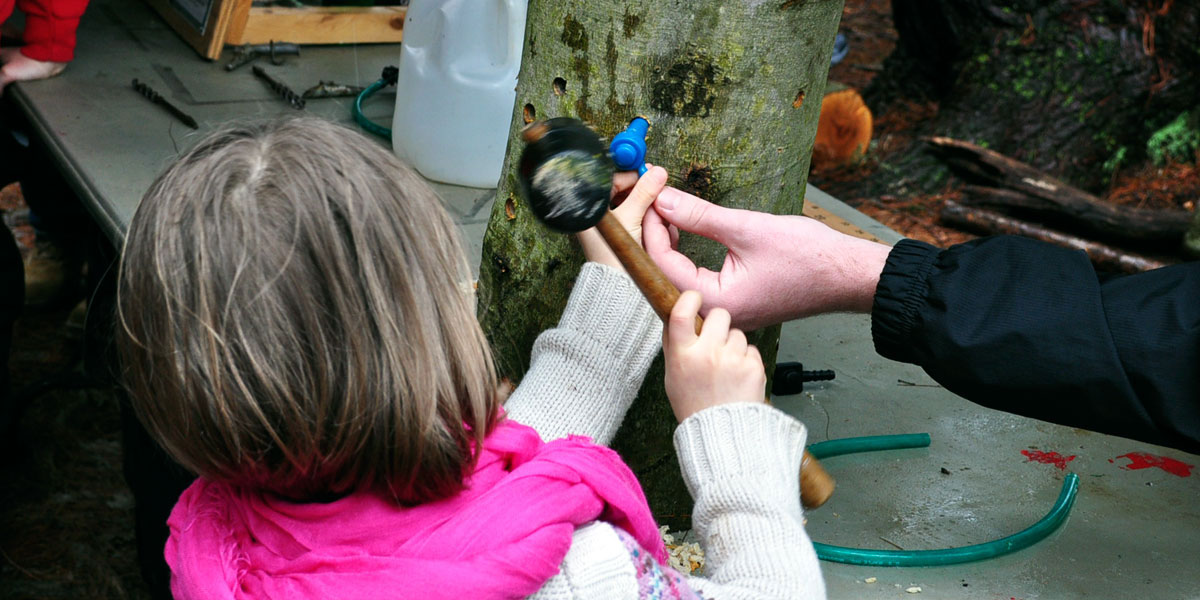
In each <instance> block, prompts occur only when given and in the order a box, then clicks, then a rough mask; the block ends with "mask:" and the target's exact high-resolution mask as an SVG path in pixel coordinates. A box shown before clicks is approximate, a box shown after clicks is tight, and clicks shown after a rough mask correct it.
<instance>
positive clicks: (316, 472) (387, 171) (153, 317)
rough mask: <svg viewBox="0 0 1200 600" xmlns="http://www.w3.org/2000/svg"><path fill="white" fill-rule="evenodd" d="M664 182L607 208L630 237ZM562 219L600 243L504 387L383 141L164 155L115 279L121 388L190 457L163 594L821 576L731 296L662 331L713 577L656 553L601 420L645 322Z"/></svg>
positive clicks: (429, 593)
mask: <svg viewBox="0 0 1200 600" xmlns="http://www.w3.org/2000/svg"><path fill="white" fill-rule="evenodd" d="M633 179H634V178H633V176H632V175H631V174H622V175H621V176H620V177H618V180H617V186H616V187H617V188H619V189H620V190H627V189H628V188H630V187H631V185H632V183H633ZM665 181H666V173H665V172H664V171H663V170H662V169H654V170H652V171H651V173H650V174H648V175H647V176H645V177H643V178H642V179H641V180H640V181H639V182H638V184H637V186H636V187H634V188H633V190H632V192H630V194H629V198H628V199H626V201H625V202H624V203H623V204H622V205H621V207H619V208H618V209H617V210H618V216H619V217H620V218H622V219H623V220H624V221H623V222H625V223H626V225H627V226H628V227H629V228H630V229H631V231H632V232H633V233H634V234H635V235H638V234H639V232H640V228H639V224H640V221H641V216H642V215H643V214H644V213H645V211H646V208H647V207H648V206H649V205H650V203H651V202H652V201H653V198H654V196H655V195H656V194H657V192H658V191H659V190H661V189H662V186H663V185H664V183H665ZM580 241H581V243H582V245H583V248H584V251H585V254H586V255H587V256H588V258H589V259H592V260H595V261H600V262H603V263H607V264H599V263H597V262H590V263H588V264H586V265H585V266H584V267H583V269H582V270H581V272H580V275H579V278H578V279H577V281H576V283H575V287H574V290H573V291H572V295H571V299H570V301H569V303H568V305H567V308H566V309H565V311H564V313H563V316H562V319H561V321H560V323H559V326H558V327H557V328H555V329H552V330H549V331H547V332H544V333H543V334H542V335H541V336H540V337H539V338H538V340H537V342H536V344H535V346H534V349H533V357H532V363H531V368H530V370H529V372H528V373H527V375H526V376H525V378H524V381H523V382H522V384H521V386H520V387H519V388H518V389H517V391H516V392H514V393H513V395H512V397H511V398H510V399H509V400H508V401H507V403H506V404H505V406H504V407H503V408H501V407H500V402H501V398H500V397H499V394H498V393H497V389H498V386H497V377H496V373H495V371H494V369H493V366H492V359H491V356H490V353H489V349H488V347H487V344H486V341H485V339H484V335H483V333H482V331H481V329H480V327H479V324H478V323H477V321H476V320H475V315H474V310H473V296H472V287H471V280H470V270H469V269H468V267H467V262H466V259H465V256H464V254H463V251H462V249H461V247H460V244H459V242H458V235H457V232H456V229H455V226H454V224H453V223H452V222H451V220H450V219H449V218H448V216H447V214H446V213H445V211H444V209H442V207H441V206H440V204H439V202H438V199H437V198H436V196H434V194H433V192H432V191H431V190H430V189H429V188H428V187H427V186H426V185H425V184H424V183H423V182H422V181H421V180H420V179H419V178H418V177H417V176H415V175H414V174H413V172H412V171H411V170H409V169H408V168H406V167H405V166H404V165H402V164H401V163H400V162H399V161H397V160H396V159H395V158H394V157H393V156H392V155H391V154H389V153H388V152H386V151H385V150H383V149H382V148H380V147H378V146H377V145H376V144H375V143H374V142H371V141H369V140H367V139H365V138H364V137H363V136H360V135H358V134H356V133H353V132H350V131H348V130H346V129H343V128H341V127H338V126H335V125H332V124H329V123H325V122H322V121H319V120H312V119H296V120H289V121H282V122H275V123H269V124H264V125H254V126H244V127H233V128H230V129H227V130H225V131H222V132H219V133H216V134H213V135H211V136H210V137H208V138H206V139H205V140H203V141H201V142H200V143H199V144H198V145H197V146H196V147H195V148H194V149H192V150H191V151H190V152H188V153H187V154H186V155H184V156H183V157H182V158H181V159H180V160H179V161H178V162H177V163H176V164H175V165H173V166H172V167H170V168H169V169H168V170H167V172H166V173H164V174H163V175H162V176H161V177H159V179H158V180H157V181H156V182H155V183H154V185H153V186H152V187H151V188H150V190H149V191H148V192H147V194H146V197H145V198H144V199H143V200H142V203H141V206H140V207H139V208H138V211H137V214H136V215H135V216H134V219H133V221H132V223H131V224H130V229H129V232H128V235H127V237H126V242H125V244H126V245H125V250H124V254H123V257H122V264H121V275H120V288H119V298H118V303H119V308H120V318H121V322H122V333H121V335H122V339H121V340H120V348H121V356H122V360H123V365H124V368H125V370H126V380H127V384H128V387H129V389H130V392H131V396H132V400H133V403H134V407H135V409H136V410H137V411H138V414H139V416H140V417H141V419H142V420H143V422H144V423H145V424H146V426H147V427H148V429H149V430H150V431H151V433H152V434H153V435H154V437H155V438H156V439H157V440H158V441H159V442H160V443H161V444H162V445H163V446H164V447H165V448H166V449H167V450H168V451H169V452H170V453H171V454H172V456H174V457H175V458H176V459H177V460H178V461H180V462H181V463H182V464H183V465H184V466H186V467H188V468H189V469H191V470H193V471H194V472H196V473H198V474H200V478H199V479H197V480H196V482H195V483H194V484H193V485H192V486H191V487H190V488H188V490H187V491H186V492H184V494H183V495H182V496H181V497H180V499H179V502H178V503H177V504H176V506H175V509H174V511H173V512H172V514H171V517H170V519H169V521H168V525H169V526H170V529H171V537H170V540H169V541H168V543H167V546H166V558H167V562H168V563H169V564H170V566H171V571H172V591H173V593H174V595H175V596H176V597H177V598H181V599H184V598H389V597H396V598H522V597H527V596H528V597H533V598H546V599H549V598H605V599H608V598H639V597H640V598H695V597H698V596H696V594H697V593H699V594H701V595H703V596H704V597H709V598H742V597H747V598H748V597H754V598H760V597H773V598H809V597H812V598H819V597H823V596H824V586H823V582H822V580H821V578H820V574H819V571H818V568H817V563H816V558H815V555H814V553H813V548H812V544H811V542H810V541H809V540H808V538H807V536H806V534H805V532H804V529H803V527H802V525H801V522H802V521H801V509H800V503H799V483H798V469H799V465H800V456H801V450H802V448H803V445H804V438H805V432H804V428H803V426H802V425H800V424H799V423H798V422H796V421H795V420H793V419H791V418H790V417H787V416H785V415H783V414H782V413H779V412H778V411H775V410H774V409H772V408H769V407H767V406H766V405H765V404H763V403H762V397H763V385H764V381H765V379H764V376H763V372H762V363H761V361H760V359H759V358H758V354H757V352H756V351H754V349H753V348H752V347H749V346H747V345H746V341H745V336H743V335H742V334H741V333H740V332H737V331H736V330H732V331H731V330H729V319H728V315H727V314H724V315H723V314H722V313H720V312H716V313H714V314H711V315H709V319H708V321H707V324H706V326H705V328H704V331H703V332H702V333H701V335H700V336H698V337H697V336H696V335H695V334H694V333H693V330H692V325H691V323H693V322H694V317H695V315H696V312H697V310H698V309H699V304H700V302H699V298H698V296H697V295H696V294H694V293H689V294H685V295H684V297H683V298H682V299H681V300H680V302H679V303H678V304H677V306H676V309H675V312H674V314H673V315H672V323H673V325H672V326H671V327H670V329H669V331H668V333H667V336H666V337H665V338H663V340H664V341H665V342H666V346H667V358H668V371H667V373H668V375H667V387H668V392H669V394H670V396H671V401H672V405H673V407H674V408H675V412H676V415H677V416H678V417H679V418H680V419H681V420H682V421H683V423H682V424H681V425H680V427H679V429H678V430H677V433H676V436H675V439H676V446H677V448H678V451H679V454H680V457H681V463H682V465H683V469H684V474H685V477H686V478H687V481H688V485H689V486H690V489H691V491H692V493H693V495H694V497H696V498H698V499H699V500H698V502H697V505H696V511H695V515H694V521H695V525H696V530H697V532H698V533H699V535H700V540H701V543H702V544H703V545H704V546H705V547H706V550H707V552H708V554H707V556H708V567H707V571H708V575H709V578H708V579H702V578H698V577H692V578H684V577H682V576H681V575H679V574H678V573H675V572H674V571H672V570H670V568H669V567H666V566H664V562H665V561H664V559H665V550H664V548H663V545H662V542H661V540H660V539H659V537H658V531H657V529H656V527H655V524H654V522H653V519H652V517H651V515H650V510H649V507H648V506H647V505H646V502H645V499H644V497H643V496H642V493H641V488H640V487H639V486H638V484H637V481H636V480H635V478H634V476H633V474H632V472H631V471H630V470H629V469H628V467H626V466H625V465H624V463H622V462H621V461H620V459H619V457H617V455H616V454H615V453H613V452H612V451H611V450H608V449H607V448H604V447H603V446H600V445H598V444H603V443H607V442H608V441H609V440H611V439H612V436H613V434H614V433H615V432H616V429H617V427H618V426H619V424H620V422H621V419H622V418H623V416H624V414H625V411H626V409H627V408H628V407H629V404H630V402H631V401H632V399H633V397H634V395H635V394H636V392H637V389H638V387H639V386H640V384H641V381H642V378H643V377H644V375H645V372H646V369H647V368H648V366H649V363H650V361H651V359H652V358H653V357H654V356H655V354H656V353H657V350H658V343H659V337H658V336H659V331H660V328H661V323H660V322H658V320H657V319H656V317H655V315H654V313H653V312H652V311H651V310H650V307H649V305H648V304H647V303H646V302H645V301H644V299H642V297H641V296H640V294H639V293H638V291H637V289H636V288H635V287H634V286H633V284H632V282H631V281H630V280H629V278H628V277H627V276H626V275H625V274H624V273H623V271H621V270H620V267H619V265H618V263H617V262H616V260H615V258H614V257H613V256H612V254H611V253H610V252H609V251H608V250H607V248H606V247H605V246H604V244H603V242H602V241H600V240H599V239H598V237H597V234H596V233H595V232H594V231H592V232H585V233H584V234H581V236H580ZM578 436H588V437H590V438H592V439H593V440H595V443H593V442H590V441H588V440H587V439H585V438H582V437H578ZM745 439H754V440H755V444H754V445H753V447H745V445H744V444H742V443H741V441H742V440H745ZM543 440H547V441H543Z"/></svg>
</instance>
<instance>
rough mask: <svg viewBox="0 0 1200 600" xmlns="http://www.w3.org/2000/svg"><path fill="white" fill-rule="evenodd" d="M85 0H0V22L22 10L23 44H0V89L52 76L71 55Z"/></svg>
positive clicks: (64, 65) (71, 57)
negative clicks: (23, 23) (12, 45)
mask: <svg viewBox="0 0 1200 600" xmlns="http://www.w3.org/2000/svg"><path fill="white" fill-rule="evenodd" d="M87 3H88V0H0V23H3V22H4V21H6V20H8V17H9V16H11V15H12V11H13V6H14V5H16V7H17V8H19V9H21V12H23V13H25V32H24V34H23V35H22V36H21V37H22V39H23V40H24V42H25V44H24V45H23V46H21V47H19V48H0V64H3V65H4V66H3V67H2V68H0V92H2V91H3V90H4V87H5V86H6V85H8V84H9V83H12V82H14V81H29V80H32V79H45V78H47V77H53V76H55V75H58V74H59V73H61V72H62V70H63V69H65V68H66V66H67V63H68V62H71V59H73V58H75V29H76V28H78V27H79V19H80V17H82V16H83V11H84V9H86V8H87Z"/></svg>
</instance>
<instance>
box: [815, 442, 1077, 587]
mask: <svg viewBox="0 0 1200 600" xmlns="http://www.w3.org/2000/svg"><path fill="white" fill-rule="evenodd" d="M929 444H930V437H929V434H928V433H909V434H903V435H874V436H866V437H856V438H843V439H838V440H828V441H824V442H818V443H816V444H813V445H811V446H809V447H808V451H809V452H810V453H812V455H813V456H814V457H816V458H818V459H822V458H828V457H831V456H840V455H843V454H854V453H857V452H875V451H878V450H899V449H902V448H924V447H927V446H929ZM1078 491H1079V476H1078V475H1076V474H1074V473H1068V474H1067V477H1066V479H1064V480H1063V485H1062V491H1060V492H1059V494H1058V500H1056V501H1055V502H1054V506H1053V507H1051V508H1050V512H1048V513H1046V516H1044V517H1042V518H1041V519H1040V520H1039V521H1038V522H1037V523H1034V524H1033V525H1030V526H1029V527H1028V528H1026V529H1025V530H1023V531H1019V532H1017V533H1014V534H1012V535H1010V536H1008V537H1003V538H1000V539H998V540H993V541H991V542H985V543H982V544H975V545H973V546H962V547H960V548H944V549H940V550H875V549H871V548H847V547H844V546H833V545H830V544H822V543H820V542H813V547H814V548H816V550H817V558H819V559H821V560H828V561H831V562H840V563H846V564H851V565H863V566H868V567H934V566H943V565H957V564H961V563H966V562H974V561H977V560H986V559H989V558H995V557H997V556H1003V555H1005V554H1009V553H1012V552H1016V551H1018V550H1022V549H1025V548H1028V547H1029V546H1032V545H1034V544H1036V543H1038V542H1040V541H1042V540H1043V539H1045V538H1046V536H1048V535H1050V534H1051V533H1052V532H1054V530H1055V529H1058V527H1059V526H1060V525H1062V524H1063V521H1066V520H1067V515H1069V514H1070V512H1071V506H1072V505H1074V504H1075V496H1076V493H1077V492H1078Z"/></svg>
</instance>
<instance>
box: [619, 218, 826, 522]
mask: <svg viewBox="0 0 1200 600" xmlns="http://www.w3.org/2000/svg"><path fill="white" fill-rule="evenodd" d="M596 229H597V230H599V231H600V235H602V236H604V240H605V241H606V242H608V247H609V248H612V251H613V254H616V255H617V260H620V261H621V264H622V265H625V270H626V271H628V272H629V277H630V278H632V279H633V282H634V283H635V284H636V285H637V286H638V289H640V290H641V291H642V294H644V295H645V296H646V300H649V301H650V306H651V307H653V308H654V312H656V313H658V316H659V317H660V318H661V319H662V320H663V322H666V321H668V320H669V319H670V317H671V309H672V308H673V307H674V306H675V302H676V301H677V300H679V289H678V288H676V287H675V284H673V283H671V282H670V280H668V279H667V276H666V275H665V274H663V272H662V269H660V268H658V265H656V264H654V261H653V260H651V259H650V255H649V254H646V250H645V249H643V248H642V246H641V244H639V243H637V242H635V241H634V240H633V238H632V237H630V235H629V232H628V231H626V230H625V226H624V225H621V222H620V221H618V220H617V217H616V215H614V214H613V213H612V211H611V210H610V211H606V212H605V213H604V216H603V217H602V218H601V219H600V222H599V223H597V224H596ZM703 323H704V321H703V320H702V319H701V318H700V317H696V333H700V326H701V325H702V324H703ZM834 485H835V484H834V481H833V477H831V476H830V475H829V473H828V472H827V471H826V470H825V468H824V467H822V466H821V463H820V461H818V460H817V459H816V458H814V457H813V455H811V454H809V453H808V450H805V451H804V458H802V459H801V461H800V502H802V503H803V504H804V506H805V508H817V507H818V506H821V505H822V504H824V503H825V501H826V500H828V499H829V497H830V496H831V495H833V488H834Z"/></svg>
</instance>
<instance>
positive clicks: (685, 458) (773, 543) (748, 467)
mask: <svg viewBox="0 0 1200 600" xmlns="http://www.w3.org/2000/svg"><path fill="white" fill-rule="evenodd" d="M806 435H807V432H806V430H805V428H804V425H802V424H801V423H800V422H799V421H797V420H795V419H793V418H792V417H789V416H788V415H786V414H784V413H782V412H780V411H779V410H778V409H775V408H773V407H771V406H768V405H766V404H754V403H742V404H726V405H720V406H714V407H711V408H707V409H705V410H702V411H700V412H697V413H696V414H694V415H692V416H690V417H688V418H687V419H685V420H684V421H683V423H681V424H680V425H679V427H678V428H677V429H676V430H675V450H676V452H677V453H678V454H679V464H680V468H681V469H682V470H683V478H684V481H685V482H686V483H687V486H688V491H690V492H691V494H692V498H694V499H695V501H696V505H695V509H694V510H693V512H692V526H693V528H694V531H695V533H696V534H697V535H698V536H699V543H700V546H701V547H702V548H703V549H704V554H705V567H704V572H705V577H692V578H690V579H689V580H688V584H689V585H690V586H691V587H692V589H694V590H696V591H697V592H699V593H700V594H701V595H702V596H704V597H705V598H721V599H722V600H724V599H747V600H749V599H768V598H788V599H793V600H807V599H819V598H824V597H825V581H824V580H823V579H822V578H821V570H820V566H819V564H818V563H817V555H816V551H815V550H814V549H813V545H812V540H810V539H809V537H808V533H807V532H806V531H805V530H804V515H803V511H802V509H801V507H800V460H801V458H802V456H803V453H804V441H805V438H806ZM746 440H752V441H753V443H746Z"/></svg>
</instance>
